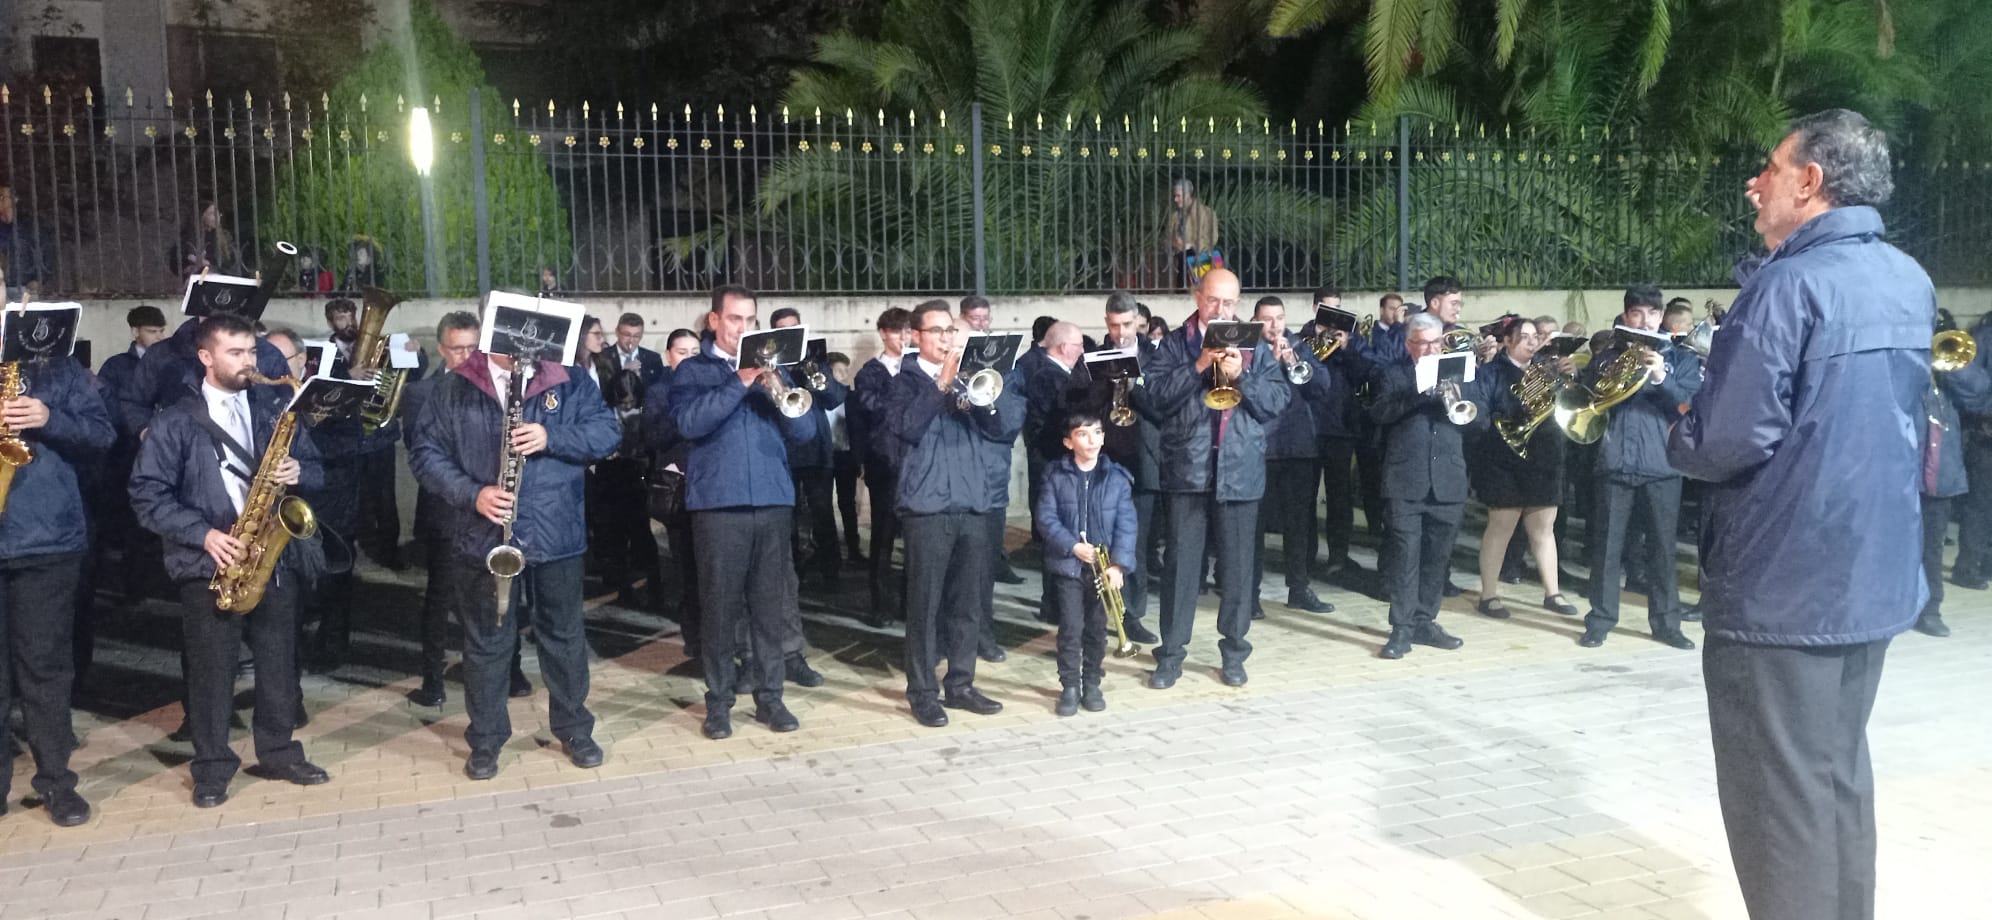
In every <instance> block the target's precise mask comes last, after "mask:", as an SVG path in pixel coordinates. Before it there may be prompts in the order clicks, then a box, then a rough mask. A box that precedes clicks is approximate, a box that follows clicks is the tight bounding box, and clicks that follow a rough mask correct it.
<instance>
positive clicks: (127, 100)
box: [125, 85, 133, 108]
mask: <svg viewBox="0 0 1992 920" xmlns="http://www.w3.org/2000/svg"><path fill="white" fill-rule="evenodd" d="M132 105H133V101H132V92H131V86H129V85H126V86H125V108H131V107H132Z"/></svg>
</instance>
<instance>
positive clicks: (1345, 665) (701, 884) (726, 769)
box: [0, 585, 1992, 920]
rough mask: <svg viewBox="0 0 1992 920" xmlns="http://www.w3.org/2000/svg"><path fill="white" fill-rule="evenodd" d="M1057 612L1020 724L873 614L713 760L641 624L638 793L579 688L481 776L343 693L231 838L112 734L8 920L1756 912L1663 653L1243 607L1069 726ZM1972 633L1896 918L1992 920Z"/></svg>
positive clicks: (376, 693) (1526, 634)
mask: <svg viewBox="0 0 1992 920" xmlns="http://www.w3.org/2000/svg"><path fill="white" fill-rule="evenodd" d="M1035 593H1036V589H1035V587H1034V586H1031V585H1026V586H1023V587H1021V588H1017V589H1006V592H1005V601H1004V604H1005V612H1006V620H1005V622H1004V624H1003V635H1004V636H1005V638H1006V639H1007V640H1012V641H1011V643H1010V644H1013V645H1014V646H1015V648H1014V650H1013V651H1012V653H1011V656H1010V659H1009V660H1008V661H1007V662H1005V663H1002V664H984V665H982V667H981V670H980V672H979V677H978V682H977V683H978V685H979V686H981V687H983V688H984V689H985V690H986V691H988V692H989V693H990V694H991V695H993V696H995V697H997V698H998V699H1000V700H1002V701H1004V702H1005V703H1006V704H1007V708H1006V709H1005V711H1004V712H1002V713H1001V714H999V715H996V716H991V717H976V716H973V715H969V714H966V713H959V712H956V713H952V715H953V716H954V724H953V725H951V726H950V727H948V728H946V729H942V730H930V729H924V728H921V727H919V726H918V725H917V724H915V723H914V722H913V721H912V719H911V718H910V717H909V716H908V715H907V713H906V711H905V708H904V699H903V694H902V687H903V684H902V678H901V677H900V673H899V670H898V666H897V662H898V661H899V660H900V645H899V641H898V639H897V636H896V634H892V633H877V632H871V631H868V630H864V629H861V628H857V627H856V626H854V625H851V624H850V623H849V621H837V622H836V623H835V624H833V625H832V626H829V627H826V626H823V625H821V624H818V625H813V626H812V628H811V640H812V644H813V645H814V646H815V647H816V649H817V651H816V652H815V653H814V654H813V657H812V661H813V663H815V665H816V666H817V667H818V668H819V669H821V670H822V671H823V672H824V674H825V676H826V677H828V678H829V682H828V683H827V684H826V685H825V686H824V687H822V688H818V689H815V690H802V689H796V688H791V690H790V691H789V693H788V700H789V703H790V705H791V707H793V708H794V709H795V710H796V712H797V714H798V715H799V716H800V717H801V719H802V722H803V729H802V731H800V732H798V733H795V734H788V735H774V734H771V733H769V732H768V731H766V730H765V729H764V728H762V727H761V726H759V725H757V724H755V723H753V722H752V721H751V720H750V719H749V718H748V715H747V714H748V712H749V708H742V709H739V710H736V731H737V734H736V735H735V736H734V737H733V738H732V739H730V740H728V741H725V742H719V743H714V742H708V741H706V740H704V739H703V738H701V737H700V736H699V734H698V720H699V718H700V717H701V715H702V708H701V705H700V704H699V703H698V700H699V698H700V692H701V688H700V685H699V683H698V681H697V677H696V673H695V672H694V671H692V670H691V669H689V668H687V667H686V663H685V662H684V660H683V656H682V654H681V653H680V650H679V647H678V644H677V642H676V641H675V640H667V641H652V640H655V639H658V638H662V637H664V636H665V635H666V634H668V633H669V632H670V627H669V626H668V624H665V623H664V621H662V620H660V619H656V618H652V617H648V616H640V615H634V614H627V613H624V612H619V611H617V610H616V609H615V608H607V607H604V608H598V609H597V610H596V611H594V612H593V614H592V617H593V618H594V621H595V628H594V630H593V631H592V632H593V635H592V636H591V639H592V641H593V642H594V645H595V647H596V650H597V653H598V655H599V656H600V658H599V659H598V661H597V663H596V667H595V683H594V693H593V697H592V701H591V702H592V705H593V707H594V709H595V711H596V713H597V715H598V717H599V718H600V728H599V730H598V732H597V738H598V739H599V740H601V741H602V742H603V744H604V746H605V747H606V748H607V749H608V762H607V764H606V765H604V766H603V767H602V768H600V769H598V770H592V771H588V770H579V769H576V768H574V767H572V766H571V765H569V764H568V763H567V762H566V761H565V760H564V758H562V757H561V756H560V754H559V749H558V747H557V746H551V747H550V746H548V744H549V743H550V739H549V738H547V737H546V736H545V734H544V722H545V705H546V701H545V694H544V692H543V691H542V692H540V693H536V694H535V696H534V697H533V698H531V699H529V700H520V701H515V703H514V707H513V718H514V721H515V722H516V723H517V724H518V726H519V727H520V729H521V732H522V733H521V734H520V736H519V737H518V738H517V739H516V740H515V741H514V743H513V744H512V745H511V746H510V747H509V748H508V749H507V754H506V758H505V761H504V772H503V773H501V774H500V776H499V778H498V779H496V780H494V781H491V782H486V783H473V782H470V781H469V780H466V779H465V778H464V777H463V776H462V774H461V772H460V768H461V765H462V756H463V752H464V748H463V744H462V730H463V727H464V716H463V711H462V705H461V694H460V692H458V688H456V687H452V700H451V702H450V704H449V705H448V706H446V707H445V708H444V709H443V710H442V711H441V712H442V715H441V716H438V715H436V711H435V710H422V709H418V708H416V707H413V706H410V705H409V704H408V703H407V702H406V701H405V700H403V699H402V696H401V695H402V693H404V692H405V691H406V690H408V689H410V688H411V687H412V686H413V681H410V680H406V679H400V680H394V678H395V675H394V674H392V673H387V672H382V673H380V674H378V675H372V674H371V673H370V672H365V671H363V670H362V671H359V673H360V674H361V676H360V677H358V678H355V677H352V676H350V674H349V673H348V672H341V678H342V679H341V680H331V679H328V678H325V677H318V676H314V677H311V678H308V679H307V682H306V683H307V691H308V697H309V699H310V701H311V708H312V710H313V721H312V723H311V725H310V726H309V727H308V728H306V729H305V730H304V731H302V732H301V733H300V734H301V737H302V738H303V740H304V744H305V748H306V750H307V752H308V753H309V755H310V756H311V757H312V758H313V759H314V760H316V761H317V762H319V763H321V764H323V765H325V766H326V767H327V768H328V769H330V770H331V772H332V775H333V781H332V783H330V784H329V785H325V786H319V787H314V788H310V789H300V788H297V787H290V786H282V785H278V784H273V783H268V782H261V781H257V780H254V779H250V778H247V777H243V778H240V779H238V780H237V781H236V783H235V785H234V787H233V789H232V792H233V798H232V799H231V800H230V801H229V802H228V803H227V804H226V805H224V806H223V807H221V808H218V809H214V810H210V811H198V810H196V809H194V808H193V807H192V806H191V804H189V802H188V778H187V771H186V768H185V766H184V764H185V760H186V757H187V751H186V748H185V747H184V746H182V745H176V744H173V743H172V742H170V741H168V740H166V738H165V734H166V732H168V731H170V730H171V729H172V728H173V727H174V725H176V724H177V722H178V720H179V710H178V706H177V704H173V705H163V706H160V707H157V708H154V709H150V710H147V711H143V712H137V713H133V714H130V715H129V716H128V717H121V718H95V719H83V720H81V721H80V723H79V724H80V725H81V727H82V728H83V729H85V730H86V731H85V735H84V746H83V748H82V749H81V750H80V751H79V752H78V755H77V757H76V761H75V766H76V768H77V769H78V770H79V772H80V773H81V774H82V776H83V784H84V791H85V792H86V794H88V795H89V796H90V797H91V799H92V800H93V801H94V802H95V803H96V804H97V806H98V814H97V816H96V817H94V818H93V819H92V821H91V822H90V823H89V824H88V825H86V826H84V827H82V828H78V829H73V830H59V829H56V828H53V827H52V826H50V825H49V824H48V822H47V820H46V819H45V818H44V817H43V816H42V815H41V814H40V813H39V812H38V811H34V810H25V809H22V808H20V807H19V805H18V802H17V804H16V805H15V807H14V810H13V811H12V812H11V813H10V814H9V815H7V816H6V817H4V818H0V892H3V894H0V920H22V918H34V920H54V918H69V917H76V918H82V917H92V918H120V920H165V918H174V917H255V918H262V917H269V918H305V917H331V918H340V920H351V918H446V917H485V918H533V920H541V918H568V917H572V918H583V917H622V918H674V920H675V918H686V920H697V918H704V917H743V918H745V917H754V918H762V917H765V918H798V920H804V918H806V920H843V918H850V917H892V918H916V920H953V918H959V920H974V918H985V917H1029V918H1047V920H1049V918H1063V920H1111V918H1119V917H1146V916H1162V917H1170V918H1284V917H1320V918H1336V920H1342V918H1352V920H1353V918H1361V920H1381V918H1422V917H1433V918H1438V917H1444V918H1536V917H1540V918H1566V917H1607V918H1626V920H1633V918H1638V920H1688V918H1707V920H1726V918H1741V917H1742V916H1743V914H1742V908H1741V901H1740V898H1739V897H1738V896H1737V895H1736V888H1735V881H1734V878H1733V876H1732V875H1731V872H1730V868H1729V864H1728V855H1727V851H1726V848H1725V844H1724V842H1723V837H1722V826H1721V821H1720V817H1719V815H1718V813H1717V810H1716V803H1715V794H1714V783H1713V767H1712V764H1711V760H1710V755H1709V750H1708V737H1707V727H1706V717H1705V709H1704V698H1703V691H1702V684H1701V677H1700V658H1699V655H1697V654H1692V653H1681V652H1676V651H1673V650H1671V649H1668V648H1665V647H1663V646H1660V645H1659V644H1657V643H1654V642H1651V641H1649V640H1647V639H1646V638H1645V636H1644V634H1643V632H1642V631H1639V630H1636V629H1622V630H1620V631H1619V632H1618V633H1616V634H1615V635H1614V637H1613V639H1612V641H1610V642H1608V643H1607V644H1606V645H1605V646H1604V647H1603V648H1601V649H1596V650H1586V649H1581V648H1578V647H1577V646H1576V645H1575V642H1574V640H1575V638H1576V636H1577V635H1578V634H1579V633H1580V631H1581V623H1579V622H1576V621H1575V620H1573V619H1564V618H1559V617H1556V616H1554V615H1552V614H1549V613H1547V612H1543V611H1540V610H1538V609H1535V608H1533V607H1530V606H1526V605H1523V604H1521V603H1513V602H1512V601H1513V598H1514V597H1516V596H1525V595H1524V594H1523V591H1522V590H1521V589H1517V590H1512V591H1510V592H1509V593H1510V595H1511V606H1513V607H1514V608H1515V610H1516V614H1515V618H1514V619H1513V620H1510V621H1507V622H1495V621H1489V620H1485V619H1482V618H1479V617H1476V616H1473V615H1472V614H1471V613H1470V612H1468V611H1470V608H1471V604H1472V602H1473V600H1474V599H1475V598H1474V595H1472V594H1470V593H1469V594H1468V595H1466V596H1464V597H1461V598H1455V599H1454V600H1453V601H1451V602H1449V603H1448V605H1447V615H1446V617H1445V622H1446V623H1447V625H1448V627H1449V628H1451V629H1452V630H1453V631H1455V632H1456V633H1458V634H1459V635H1460V636H1462V637H1463V638H1464V639H1465V640H1466V643H1467V644H1466V647H1465V648H1464V649H1462V650H1460V651H1457V652H1450V653H1448V652H1440V651H1436V650H1433V649H1428V648H1422V647H1419V648H1416V649H1415V650H1414V652H1413V654H1412V655H1411V656H1410V657H1408V658H1407V659H1405V660H1403V661H1399V662H1386V661H1381V660H1378V659H1376V658H1375V657H1374V654H1373V653H1374V649H1375V646H1376V645H1377V644H1378V643H1379V642H1380V641H1381V639H1382V636H1383V628H1382V623H1383V607H1382V605H1381V604H1379V603H1378V602H1376V601H1373V600H1370V599H1368V598H1364V597H1361V596H1359V595H1355V594H1352V593H1349V592H1344V591H1335V592H1324V593H1325V594H1326V595H1327V596H1328V597H1329V598H1330V599H1332V600H1334V601H1335V602H1336V603H1337V604H1338V605H1340V609H1339V610H1338V611H1337V612H1335V613H1332V614H1328V615H1310V614H1304V613H1299V612H1296V611H1290V610H1288V609H1286V608H1285V607H1284V606H1283V605H1280V604H1279V603H1277V601H1276V600H1272V599H1269V600H1267V601H1266V609H1267V612H1268V614H1269V615H1270V618H1269V619H1267V620H1265V621H1262V622H1259V623H1256V624H1254V626H1253V630H1252V639H1253V642H1254V645H1255V646H1256V649H1257V650H1256V652H1255V653H1254V655H1253V657H1252V659H1251V662H1250V670H1251V677H1252V681H1251V684H1250V685H1249V686H1248V687H1246V688H1242V689H1231V688H1226V687H1224V686H1222V685H1221V684H1219V682H1218V681H1217V678H1216V673H1215V665H1216V663H1217V656H1216V650H1215V635H1214V633H1213V632H1212V629H1213V626H1212V621H1213V618H1212V616H1211V613H1210V610H1209V608H1208V607H1206V608H1205V610H1204V611H1203V613H1202V619H1201V621H1200V623H1199V634H1198V641H1197V644H1196V645H1195V646H1193V647H1192V649H1191V657H1190V661H1189V669H1188V671H1187V673H1186V675H1185V677H1184V679H1183V681H1182V682H1181V683H1180V684H1179V685H1178V686H1177V687H1176V688H1175V689H1174V690H1171V691H1167V692H1156V691H1150V690H1147V689H1146V688H1145V687H1143V686H1142V685H1141V681H1142V679H1143V678H1144V677H1145V674H1146V669H1147V659H1146V657H1145V656H1144V657H1142V658H1139V659H1133V660H1129V661H1117V660H1113V659H1109V663H1108V666H1107V670H1108V682H1107V696H1108V705H1109V708H1108V709H1107V711H1106V712H1104V713H1099V714H1092V713H1084V712H1082V713H1080V715H1079V716H1077V717H1074V718H1070V719H1059V718H1056V717H1054V716H1053V715H1052V713H1051V711H1050V709H1051V704H1052V701H1053V699H1054V698H1055V695H1056V685H1057V681H1056V678H1055V672H1054V668H1053V663H1052V661H1051V659H1050V657H1049V656H1050V654H1051V648H1052V638H1051V634H1050V633H1049V632H1047V631H1045V630H1044V629H1043V628H1041V627H1038V626H1036V624H1034V623H1031V624H1027V623H1026V620H1025V618H1024V616H1023V613H1024V608H1025V607H1027V606H1028V600H1029V599H1030V598H1034V597H1035ZM1206 600H1209V598H1206ZM1629 600H1630V599H1629ZM1629 606H1630V605H1629ZM1950 610H1951V613H1950V619H1951V621H1952V623H1953V625H1954V626H1955V627H1956V629H1957V635H1956V637H1954V638H1952V639H1948V640H1933V639H1928V638H1925V637H1922V636H1919V635H1915V634H1909V635H1905V636H1903V637H1902V638H1900V639H1898V640H1897V641H1896V643H1895V645H1894V647H1893V648H1892V649H1891V651H1890V655H1889V661H1888V666H1887V673H1886V675H1885V676H1884V679H1883V681H1882V687H1881V696H1880V701H1879V704H1878V705H1877V707H1876V709H1875V713H1874V718H1873V727H1872V739H1873V749H1874V759H1875V774H1876V778H1877V786H1878V789H1879V801H1880V813H1879V818H1880V828H1881V840H1882V843H1881V867H1880V868H1881V879H1882V889H1881V893H1880V911H1879V915H1880V916H1882V917H1911V916H1930V917H1946V918H1969V917H1988V916H1992V908H1987V907H1985V903H1986V902H1985V898H1984V895H1983V892H1982V890H1981V889H1979V888H1978V885H1977V882H1978V879H1977V878H1976V871H1979V870H1980V868H1981V867H1982V866H1984V865H1985V864H1986V862H1987V861H1988V859H1992V834H1988V833H1987V832H1986V831H1985V830H1984V828H1985V827H1987V826H1988V823H1989V822H1992V792H1988V789H1992V782H1988V780H1992V680H1987V677H1986V672H1987V664H1988V662H1989V661H1992V613H1989V611H1992V596H1988V595H1987V594H1985V593H1979V592H1965V591H1955V592H1953V596H1952V600H1951V603H1950ZM1624 622H1626V623H1634V624H1637V623H1642V622H1644V617H1643V616H1641V615H1639V614H1638V613H1636V612H1627V613H1626V614H1625V615H1624ZM1690 633H1691V635H1696V636H1698V635H1699V630H1698V629H1694V628H1693V627H1692V626H1691V627H1690ZM169 647H170V646H169ZM155 657H157V656H156V655H155ZM529 661H530V659H529ZM529 669H530V665H529ZM389 681H392V682H389ZM535 729H537V730H539V732H540V734H539V735H538V736H537V737H533V736H531V735H530V734H528V733H529V732H531V731H533V730H535ZM241 734H242V733H240V732H238V737H241ZM238 747H239V749H241V751H242V753H243V754H244V755H245V757H247V756H248V755H249V751H248V750H247V748H248V742H247V739H246V738H242V739H241V741H240V743H239V745H238ZM28 775H29V767H28V759H27V758H25V757H23V758H21V759H20V761H19V762H17V764H16V773H15V789H16V790H17V793H19V792H22V791H25V790H26V789H27V788H28ZM1973 905H1976V906H1973Z"/></svg>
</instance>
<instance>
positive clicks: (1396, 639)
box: [1377, 629, 1411, 661]
mask: <svg viewBox="0 0 1992 920" xmlns="http://www.w3.org/2000/svg"><path fill="white" fill-rule="evenodd" d="M1410 653H1411V630H1409V629H1393V630H1391V631H1390V638H1389V639H1388V640H1386V641H1385V642H1384V643H1383V651H1381V652H1378V653H1377V654H1379V655H1381V656H1382V657H1384V658H1388V659H1390V660H1392V661H1396V660H1397V659H1399V658H1402V657H1404V656H1405V655H1408V654H1410Z"/></svg>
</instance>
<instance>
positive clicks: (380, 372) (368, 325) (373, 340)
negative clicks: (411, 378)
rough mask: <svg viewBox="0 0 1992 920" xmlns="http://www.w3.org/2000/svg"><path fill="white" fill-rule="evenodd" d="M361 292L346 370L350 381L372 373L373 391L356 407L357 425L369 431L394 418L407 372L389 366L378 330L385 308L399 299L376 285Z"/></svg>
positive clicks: (384, 342) (384, 340)
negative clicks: (357, 327) (355, 334)
mask: <svg viewBox="0 0 1992 920" xmlns="http://www.w3.org/2000/svg"><path fill="white" fill-rule="evenodd" d="M362 293H363V294H364V295H365V301H366V306H365V307H364V308H363V309H362V310H361V311H360V336H359V338H358V339H357V340H355V341H354V342H353V363H352V364H351V365H350V366H349V368H348V371H347V373H348V374H349V375H350V376H351V377H352V379H354V380H362V379H365V378H366V376H367V375H368V374H372V375H373V383H374V389H373V392H372V393H370V394H368V395H367V401H366V403H365V404H364V405H362V406H361V407H360V426H361V427H363V428H365V429H366V430H367V431H368V432H369V433H371V432H374V431H379V430H380V428H381V426H383V425H386V424H387V423H388V422H391V421H394V414H395V413H396V412H398V411H400V408H401V391H402V389H403V387H404V386H405V385H406V384H407V381H408V372H407V371H405V370H402V369H400V368H397V367H392V366H391V365H392V364H393V362H392V361H390V360H388V355H387V336H386V335H385V334H384V333H383V331H382V330H383V329H384V328H385V327H386V325H387V311H389V310H392V309H394V307H395V305H396V304H399V303H401V298H399V297H396V296H395V295H393V294H391V293H389V292H387V291H383V290H381V289H380V288H376V287H370V288H367V289H365V290H364V291H363V292H362Z"/></svg>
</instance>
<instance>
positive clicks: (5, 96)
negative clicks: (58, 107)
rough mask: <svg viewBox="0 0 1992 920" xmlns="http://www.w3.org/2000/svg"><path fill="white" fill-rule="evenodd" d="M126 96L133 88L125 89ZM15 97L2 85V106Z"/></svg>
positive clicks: (0, 100)
mask: <svg viewBox="0 0 1992 920" xmlns="http://www.w3.org/2000/svg"><path fill="white" fill-rule="evenodd" d="M125 94H126V95H130V94H131V87H128V86H127V87H125ZM13 95H14V94H13V92H12V91H10V90H8V89H7V84H5V83H0V105H6V104H7V103H8V101H10V100H11V98H12V97H13ZM126 105H130V103H126Z"/></svg>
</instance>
